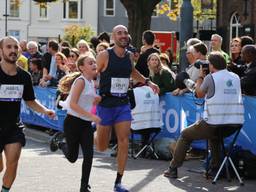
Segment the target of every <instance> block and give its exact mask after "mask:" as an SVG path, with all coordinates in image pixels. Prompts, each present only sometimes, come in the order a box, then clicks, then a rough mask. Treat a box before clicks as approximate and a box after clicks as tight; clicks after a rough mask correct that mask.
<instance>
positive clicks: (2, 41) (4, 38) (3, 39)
mask: <svg viewBox="0 0 256 192" xmlns="http://www.w3.org/2000/svg"><path fill="white" fill-rule="evenodd" d="M6 40H13V41H15V42H16V43H17V44H18V45H19V41H18V40H17V39H16V38H15V37H13V36H6V37H3V38H2V39H1V40H0V49H3V44H4V43H5V41H6Z"/></svg>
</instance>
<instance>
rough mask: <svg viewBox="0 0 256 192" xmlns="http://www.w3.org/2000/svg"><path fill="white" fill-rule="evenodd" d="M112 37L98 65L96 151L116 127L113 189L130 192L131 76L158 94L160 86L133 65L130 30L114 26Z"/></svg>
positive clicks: (99, 58) (105, 147)
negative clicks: (124, 181) (127, 182)
mask: <svg viewBox="0 0 256 192" xmlns="http://www.w3.org/2000/svg"><path fill="white" fill-rule="evenodd" d="M112 37H113V40H114V43H115V45H114V46H113V48H112V49H109V50H106V51H103V52H101V53H100V54H99V55H98V57H97V60H96V62H97V67H98V72H99V73H100V83H99V91H100V95H101V96H102V101H101V102H100V103H99V105H98V106H97V113H98V115H99V117H100V118H101V119H102V121H101V123H100V125H99V126H98V128H97V135H96V140H95V142H96V145H97V150H99V151H104V150H106V149H107V148H108V144H109V139H110V138H109V135H110V132H111V128H112V127H114V128H115V131H116V135H117V140H118V153H117V164H118V170H117V177H116V181H115V184H114V191H117V192H127V191H128V190H127V189H125V188H124V187H123V186H122V185H121V179H122V176H123V173H124V169H125V165H126V161H127V157H128V144H129V134H130V127H131V120H132V117H131V110H130V105H129V100H128V97H127V89H128V85H129V79H130V77H132V78H134V79H136V80H137V81H138V82H141V83H144V84H146V85H148V86H150V87H151V88H152V89H153V90H154V92H155V93H158V92H159V88H158V86H157V85H155V84H154V83H152V82H151V81H149V80H148V79H147V78H145V77H143V76H142V75H141V74H140V73H139V72H138V71H137V70H136V69H135V67H134V66H133V60H132V54H131V53H130V52H129V51H127V49H126V47H127V45H128V30H127V28H126V27H125V26H123V25H117V26H115V27H114V28H113V32H112Z"/></svg>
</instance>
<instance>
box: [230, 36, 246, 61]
mask: <svg viewBox="0 0 256 192" xmlns="http://www.w3.org/2000/svg"><path fill="white" fill-rule="evenodd" d="M241 50H242V46H241V39H240V38H238V37H236V38H233V39H232V40H231V43H230V53H231V60H232V63H234V64H236V65H243V64H244V62H243V61H242V59H241Z"/></svg>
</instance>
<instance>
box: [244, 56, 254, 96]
mask: <svg viewBox="0 0 256 192" xmlns="http://www.w3.org/2000/svg"><path fill="white" fill-rule="evenodd" d="M241 88H242V93H243V94H245V95H250V96H256V61H254V62H253V63H251V65H250V66H249V67H248V68H247V69H246V70H245V71H244V74H243V76H242V78H241Z"/></svg>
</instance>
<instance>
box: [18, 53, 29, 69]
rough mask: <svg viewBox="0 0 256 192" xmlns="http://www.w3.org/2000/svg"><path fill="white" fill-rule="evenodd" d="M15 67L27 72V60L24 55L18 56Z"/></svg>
mask: <svg viewBox="0 0 256 192" xmlns="http://www.w3.org/2000/svg"><path fill="white" fill-rule="evenodd" d="M17 65H18V66H20V67H21V68H22V69H24V70H25V71H28V59H27V58H26V57H25V56H24V55H20V56H19V58H18V60H17Z"/></svg>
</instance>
